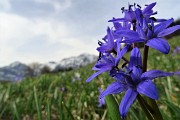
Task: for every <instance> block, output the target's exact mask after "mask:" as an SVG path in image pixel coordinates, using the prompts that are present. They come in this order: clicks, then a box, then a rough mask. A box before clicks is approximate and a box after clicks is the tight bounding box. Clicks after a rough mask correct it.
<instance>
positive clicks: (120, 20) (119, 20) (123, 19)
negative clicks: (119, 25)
mask: <svg viewBox="0 0 180 120" xmlns="http://www.w3.org/2000/svg"><path fill="white" fill-rule="evenodd" d="M122 21H126V19H125V18H113V19H112V20H109V21H108V22H122Z"/></svg>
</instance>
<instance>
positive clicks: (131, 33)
mask: <svg viewBox="0 0 180 120" xmlns="http://www.w3.org/2000/svg"><path fill="white" fill-rule="evenodd" d="M115 34H116V35H118V36H120V37H126V38H129V39H134V38H135V39H137V38H139V35H138V33H137V32H135V31H133V30H117V31H115Z"/></svg>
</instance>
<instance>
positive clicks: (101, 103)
mask: <svg viewBox="0 0 180 120" xmlns="http://www.w3.org/2000/svg"><path fill="white" fill-rule="evenodd" d="M98 90H99V93H100V94H101V93H102V91H103V90H102V89H101V88H99V89H98ZM98 101H99V104H98V107H102V106H103V105H105V99H104V98H101V99H100V98H98Z"/></svg>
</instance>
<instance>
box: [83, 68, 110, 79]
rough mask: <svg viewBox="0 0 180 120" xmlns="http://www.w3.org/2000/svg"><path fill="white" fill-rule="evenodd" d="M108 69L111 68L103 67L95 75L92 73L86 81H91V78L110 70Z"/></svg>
mask: <svg viewBox="0 0 180 120" xmlns="http://www.w3.org/2000/svg"><path fill="white" fill-rule="evenodd" d="M108 70H110V68H108V67H107V68H104V69H101V70H100V71H98V72H96V73H94V74H93V75H91V76H90V77H89V78H88V79H87V80H86V82H91V80H92V79H94V78H95V77H96V76H98V75H99V74H101V73H103V72H105V71H108Z"/></svg>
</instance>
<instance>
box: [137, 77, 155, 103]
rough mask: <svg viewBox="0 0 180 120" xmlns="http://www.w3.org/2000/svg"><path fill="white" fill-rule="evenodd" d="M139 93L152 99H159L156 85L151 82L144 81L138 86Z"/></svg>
mask: <svg viewBox="0 0 180 120" xmlns="http://www.w3.org/2000/svg"><path fill="white" fill-rule="evenodd" d="M137 91H138V92H139V93H141V94H143V95H146V96H148V97H150V98H152V99H155V100H157V99H158V92H157V89H156V86H155V84H154V83H153V82H152V81H151V80H146V81H142V82H141V83H139V84H138V86H137Z"/></svg>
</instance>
